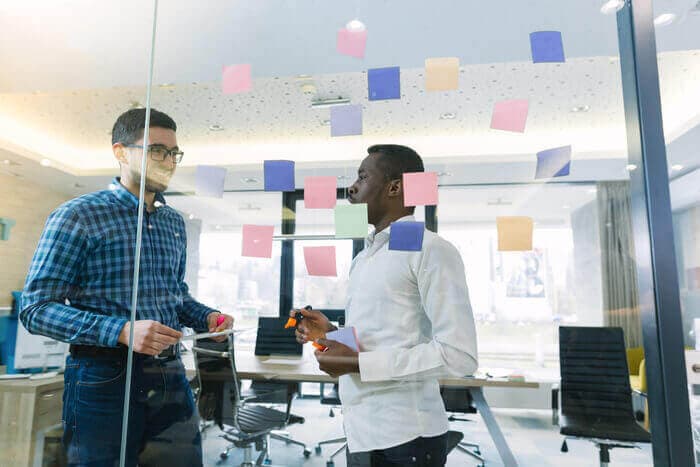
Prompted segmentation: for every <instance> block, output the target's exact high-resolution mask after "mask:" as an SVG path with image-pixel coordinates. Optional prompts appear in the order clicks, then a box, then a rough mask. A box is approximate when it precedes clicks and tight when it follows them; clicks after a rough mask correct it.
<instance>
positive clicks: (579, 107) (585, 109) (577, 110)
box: [571, 105, 591, 113]
mask: <svg viewBox="0 0 700 467" xmlns="http://www.w3.org/2000/svg"><path fill="white" fill-rule="evenodd" d="M589 110H591V108H590V107H589V106H587V105H577V106H575V107H572V108H571V111H572V112H573V113H581V112H588V111H589Z"/></svg>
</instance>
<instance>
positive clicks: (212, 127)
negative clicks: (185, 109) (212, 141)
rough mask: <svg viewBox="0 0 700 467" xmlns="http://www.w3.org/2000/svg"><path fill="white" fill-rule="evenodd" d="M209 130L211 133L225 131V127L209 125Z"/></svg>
mask: <svg viewBox="0 0 700 467" xmlns="http://www.w3.org/2000/svg"><path fill="white" fill-rule="evenodd" d="M209 130H211V131H223V130H224V127H222V126H221V125H209Z"/></svg>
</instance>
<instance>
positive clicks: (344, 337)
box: [326, 326, 360, 352]
mask: <svg viewBox="0 0 700 467" xmlns="http://www.w3.org/2000/svg"><path fill="white" fill-rule="evenodd" d="M326 339H327V340H329V341H336V342H340V343H341V344H345V345H347V346H348V347H350V348H351V349H352V350H354V351H355V352H359V351H360V345H359V343H358V341H357V333H356V332H355V328H354V327H353V326H350V327H347V328H340V329H338V330H337V331H331V332H327V333H326Z"/></svg>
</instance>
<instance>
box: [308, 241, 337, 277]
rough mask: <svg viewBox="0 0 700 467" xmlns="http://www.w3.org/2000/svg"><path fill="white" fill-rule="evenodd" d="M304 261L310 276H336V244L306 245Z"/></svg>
mask: <svg viewBox="0 0 700 467" xmlns="http://www.w3.org/2000/svg"><path fill="white" fill-rule="evenodd" d="M304 262H305V263H306V271H307V272H308V273H309V275H310V276H328V277H335V276H337V275H338V273H337V271H336V268H335V247H334V246H305V247H304Z"/></svg>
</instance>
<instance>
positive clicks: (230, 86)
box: [221, 63, 253, 94]
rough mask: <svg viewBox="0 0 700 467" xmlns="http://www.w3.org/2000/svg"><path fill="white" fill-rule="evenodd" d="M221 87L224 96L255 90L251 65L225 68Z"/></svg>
mask: <svg viewBox="0 0 700 467" xmlns="http://www.w3.org/2000/svg"><path fill="white" fill-rule="evenodd" d="M221 86H222V90H223V92H224V94H237V93H239V92H246V91H250V90H251V89H252V88H253V81H252V79H251V77H250V64H247V63H246V64H242V65H229V66H224V71H223V75H222V79H221Z"/></svg>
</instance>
